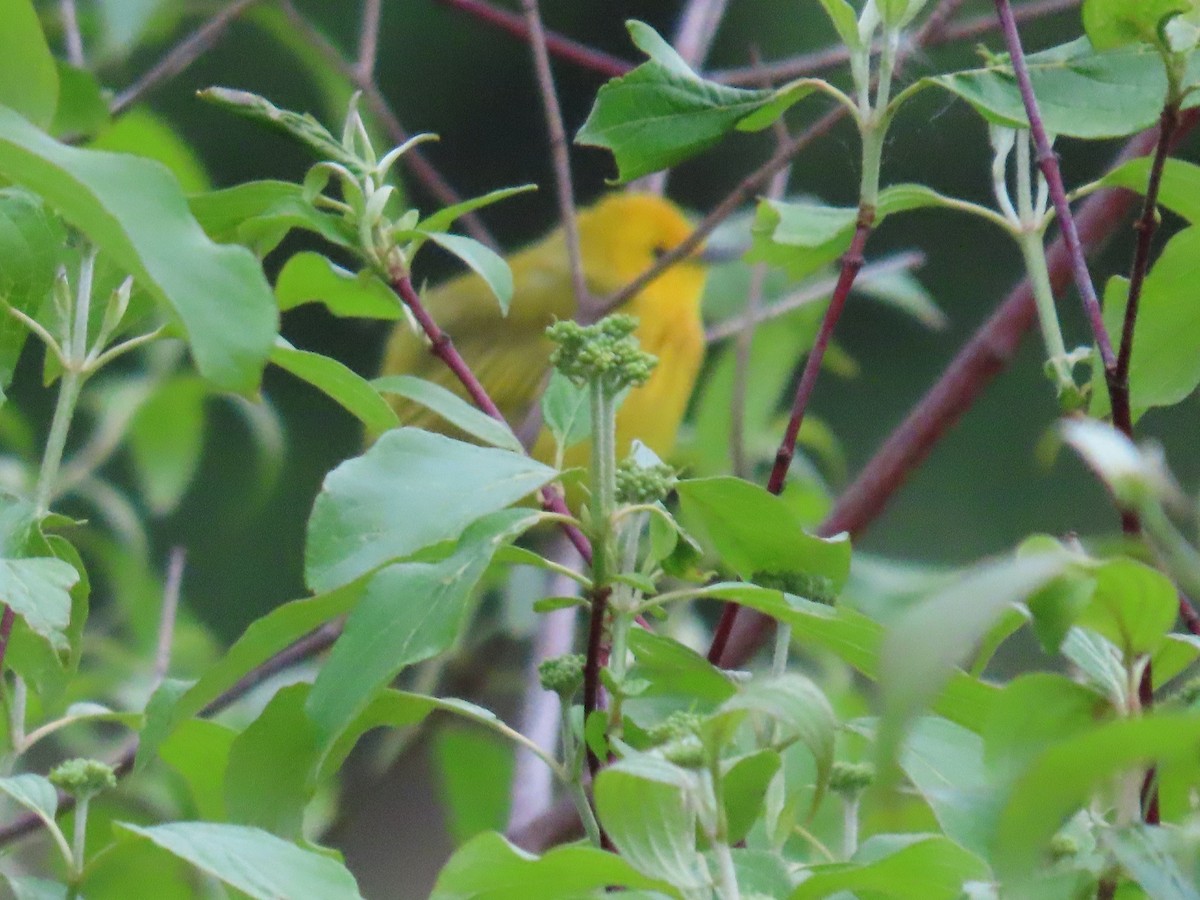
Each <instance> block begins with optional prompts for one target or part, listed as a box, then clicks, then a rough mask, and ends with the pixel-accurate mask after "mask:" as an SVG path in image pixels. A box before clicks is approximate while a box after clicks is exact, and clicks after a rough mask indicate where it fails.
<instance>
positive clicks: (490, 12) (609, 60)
mask: <svg viewBox="0 0 1200 900" xmlns="http://www.w3.org/2000/svg"><path fill="white" fill-rule="evenodd" d="M437 2H439V3H441V4H442V5H443V6H450V7H453V8H454V9H457V10H459V11H460V12H465V13H467V14H468V15H471V16H474V17H475V18H476V19H478V20H479V21H480V22H483V23H485V24H487V25H491V26H492V27H493V28H498V29H499V30H501V31H503V32H504V33H505V34H509V35H511V36H513V37H515V38H516V39H517V40H519V41H526V42H527V41H528V40H529V34H530V32H529V23H528V21H527V20H526V19H523V18H522V17H521V16H518V15H516V14H515V13H512V12H509V11H508V10H506V9H500V8H499V7H496V6H493V5H492V4H490V3H487V2H484V0H437ZM546 49H547V50H548V51H549V52H550V54H551V55H553V56H555V57H557V58H558V59H561V60H563V61H565V62H569V63H572V64H573V65H576V66H578V67H579V68H581V69H586V70H590V71H592V72H596V73H598V74H600V75H603V76H604V77H605V78H616V77H618V76H620V75H624V74H625V73H627V72H629V71H630V70H632V69H633V63H629V62H626V61H625V60H623V59H618V58H617V57H615V56H611V55H609V54H608V53H603V52H601V51H599V50H593V49H592V48H591V47H588V46H586V45H584V44H581V43H579V42H578V41H573V40H571V39H570V38H566V37H563V36H562V35H561V34H555V33H554V32H553V31H547V32H546Z"/></svg>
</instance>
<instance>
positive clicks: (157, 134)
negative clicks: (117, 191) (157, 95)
mask: <svg viewBox="0 0 1200 900" xmlns="http://www.w3.org/2000/svg"><path fill="white" fill-rule="evenodd" d="M64 86H65V85H64ZM107 111H108V108H107V106H105V112H107ZM88 146H89V147H90V148H91V149H93V150H108V151H111V152H113V153H132V154H133V155H134V156H144V157H146V158H147V159H153V160H157V161H158V162H160V163H162V164H163V165H164V166H166V167H167V168H168V169H170V170H171V174H172V175H174V176H175V177H176V178H177V179H178V180H179V186H180V187H181V188H182V189H183V192H184V193H185V194H195V193H199V192H200V191H208V190H211V189H212V184H211V183H210V181H209V178H208V172H206V171H205V169H204V163H203V162H202V161H201V160H200V157H198V156H197V155H196V151H195V150H194V149H192V146H191V145H190V144H189V143H188V142H187V141H186V140H184V139H183V137H181V136H180V134H179V132H177V131H176V130H175V128H174V127H173V126H172V125H171V123H170V122H169V121H168V120H166V119H164V118H163V117H161V116H159V115H158V114H157V113H155V112H153V111H152V110H150V109H148V108H147V107H145V106H139V107H137V108H135V109H131V110H128V111H127V112H125V113H122V115H121V117H120V118H118V119H117V120H116V121H114V122H113V123H112V124H111V125H109V126H108V127H107V128H104V129H103V130H102V131H101V132H100V133H99V134H97V135H96V136H95V137H94V138H93V139H92V140H91V141H89V142H88ZM193 214H194V212H193ZM201 224H203V223H201Z"/></svg>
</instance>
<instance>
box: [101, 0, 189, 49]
mask: <svg viewBox="0 0 1200 900" xmlns="http://www.w3.org/2000/svg"><path fill="white" fill-rule="evenodd" d="M183 6H184V4H182V3H179V2H178V0H122V2H120V3H102V4H100V6H99V7H98V8H97V10H96V16H97V18H98V19H99V25H100V31H101V39H102V46H103V50H104V52H105V54H115V55H117V56H118V57H123V56H125V55H126V54H128V53H130V52H132V51H133V50H134V48H135V47H136V46H137V44H138V43H139V42H141V41H143V40H146V39H147V38H150V37H151V36H152V35H153V34H154V32H156V31H157V30H158V29H159V28H162V27H166V29H167V31H168V32H169V31H170V28H171V26H172V25H174V23H175V22H176V21H177V19H178V17H179V16H180V15H181V14H182V11H183V9H182V8H183ZM163 37H164V38H165V37H166V35H163Z"/></svg>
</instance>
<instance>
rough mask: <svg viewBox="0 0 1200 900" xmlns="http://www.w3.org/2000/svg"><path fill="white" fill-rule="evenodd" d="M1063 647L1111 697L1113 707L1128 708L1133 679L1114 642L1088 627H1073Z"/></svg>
mask: <svg viewBox="0 0 1200 900" xmlns="http://www.w3.org/2000/svg"><path fill="white" fill-rule="evenodd" d="M1060 649H1061V650H1062V655H1063V656H1064V657H1066V659H1067V660H1069V661H1070V662H1071V663H1072V664H1073V665H1074V666H1075V667H1076V668H1077V669H1078V670H1079V673H1080V675H1081V676H1082V677H1083V680H1084V681H1085V682H1086V683H1088V684H1090V685H1091V686H1092V687H1093V688H1095V689H1096V690H1097V691H1098V692H1099V693H1101V694H1103V695H1104V696H1105V697H1107V698H1109V701H1110V702H1111V703H1112V705H1113V706H1115V707H1117V708H1118V709H1120V708H1123V707H1124V705H1125V702H1126V701H1127V700H1128V699H1129V698H1128V694H1129V689H1130V684H1129V678H1128V675H1127V674H1126V672H1125V664H1124V661H1123V660H1122V659H1121V651H1120V649H1119V648H1118V647H1117V646H1116V645H1115V644H1114V643H1113V642H1112V641H1110V640H1108V639H1107V638H1103V637H1101V636H1100V635H1098V634H1096V633H1095V632H1094V631H1089V630H1087V629H1086V628H1072V629H1071V630H1070V631H1068V632H1067V636H1066V638H1065V639H1064V640H1063V642H1062V647H1061V648H1060Z"/></svg>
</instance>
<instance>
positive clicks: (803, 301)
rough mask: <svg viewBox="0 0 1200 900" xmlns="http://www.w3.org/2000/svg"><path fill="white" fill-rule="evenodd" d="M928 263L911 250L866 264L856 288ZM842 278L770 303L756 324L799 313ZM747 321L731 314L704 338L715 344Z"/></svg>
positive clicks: (831, 279)
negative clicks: (797, 311)
mask: <svg viewBox="0 0 1200 900" xmlns="http://www.w3.org/2000/svg"><path fill="white" fill-rule="evenodd" d="M924 263H925V254H923V253H921V252H920V251H917V250H908V251H905V252H903V253H897V254H896V255H895V256H887V257H884V258H883V259H880V260H876V261H875V262H871V263H867V264H866V265H865V266H863V268H862V271H861V272H859V273H858V278H856V279H855V280H854V287H855V289H856V290H861V289H862V288H863V287H864V286H865V285H867V284H870V283H871V282H872V281H874V280H876V279H878V278H885V277H887V276H888V275H894V274H896V273H897V272H908V271H910V270H912V269H916V268H918V267H920V266H922V265H924ZM838 277H839V276H837V275H830V276H829V277H828V278H822V279H821V280H820V281H814V282H812V283H811V284H807V285H805V286H804V287H802V288H800V289H799V290H797V291H793V292H792V293H790V294H788V295H787V296H786V297H784V298H783V299H781V300H777V301H775V302H774V303H772V304H771V305H770V306H767V307H766V308H764V309H760V310H759V311H758V315H757V318H756V319H755V324H758V325H761V324H762V323H763V322H770V321H772V320H773V319H778V318H779V317H780V316H784V315H787V314H788V313H790V312H795V311H796V310H797V309H800V308H802V307H805V306H811V305H812V304H814V303H817V302H819V301H821V300H824V299H826V298H827V297H829V295H830V294H832V293H833V290H834V288H836V287H837V282H838ZM745 321H746V320H745V318H744V317H743V316H731V317H730V318H728V319H723V320H722V321H720V322H717V323H716V324H715V325H710V326H709V327H708V328H707V329H706V330H705V332H704V340H705V342H706V343H708V344H715V343H716V342H718V341H723V340H725V339H726V338H730V337H733V336H734V335H736V334H738V333H739V332H740V331H741V329H742V327H743V326H744V324H745Z"/></svg>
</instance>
